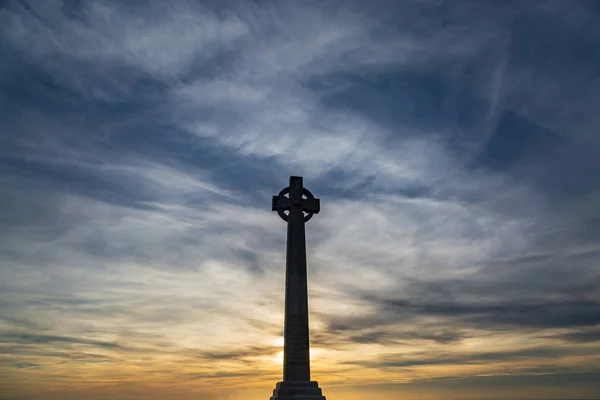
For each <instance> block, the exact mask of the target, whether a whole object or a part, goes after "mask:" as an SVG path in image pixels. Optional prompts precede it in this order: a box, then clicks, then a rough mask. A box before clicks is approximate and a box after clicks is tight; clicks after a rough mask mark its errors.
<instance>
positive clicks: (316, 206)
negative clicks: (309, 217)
mask: <svg viewBox="0 0 600 400" xmlns="http://www.w3.org/2000/svg"><path fill="white" fill-rule="evenodd" d="M302 211H306V212H309V213H315V214H318V213H319V211H321V202H320V201H319V199H315V198H312V199H310V198H309V199H303V200H302Z"/></svg>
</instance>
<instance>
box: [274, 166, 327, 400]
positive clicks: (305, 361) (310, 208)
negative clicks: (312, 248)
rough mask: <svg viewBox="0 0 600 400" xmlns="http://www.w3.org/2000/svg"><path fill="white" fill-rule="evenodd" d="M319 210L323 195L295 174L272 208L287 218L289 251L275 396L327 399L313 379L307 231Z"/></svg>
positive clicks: (298, 399) (285, 399) (291, 399)
mask: <svg viewBox="0 0 600 400" xmlns="http://www.w3.org/2000/svg"><path fill="white" fill-rule="evenodd" d="M319 210H320V203H319V199H315V196H313V194H312V193H311V192H310V191H309V190H308V189H305V188H304V187H303V186H302V178H301V177H299V176H291V177H290V186H289V187H287V188H285V189H283V190H282V191H281V192H279V195H277V196H273V208H272V211H277V213H278V214H279V216H280V217H281V218H282V219H283V220H284V221H286V222H287V253H286V261H285V321H284V330H283V381H282V382H278V383H277V386H276V387H275V390H273V396H272V397H271V400H288V399H289V400H325V397H324V396H322V394H321V389H320V388H319V384H318V383H317V382H316V381H311V380H310V354H309V340H308V291H307V279H306V238H305V234H304V223H305V222H307V221H308V220H309V219H311V218H312V216H313V215H314V214H317V213H318V212H319ZM286 211H287V212H288V213H286ZM304 213H306V215H305V214H304Z"/></svg>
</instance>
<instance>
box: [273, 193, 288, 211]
mask: <svg viewBox="0 0 600 400" xmlns="http://www.w3.org/2000/svg"><path fill="white" fill-rule="evenodd" d="M290 207H291V204H290V199H289V197H284V196H273V206H272V208H271V211H279V210H289V209H290Z"/></svg>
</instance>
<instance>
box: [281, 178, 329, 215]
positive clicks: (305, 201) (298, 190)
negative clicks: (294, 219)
mask: <svg viewBox="0 0 600 400" xmlns="http://www.w3.org/2000/svg"><path fill="white" fill-rule="evenodd" d="M292 207H294V208H296V209H297V208H300V210H301V211H303V212H305V213H307V214H306V215H305V216H304V222H307V221H308V220H309V219H311V218H312V216H313V215H314V214H318V213H319V211H320V210H321V204H320V201H319V199H315V196H313V194H312V193H311V192H310V190H308V189H306V188H305V187H303V186H302V177H300V176H291V177H290V186H288V187H286V188H285V189H283V190H282V191H281V192H279V194H278V195H277V196H273V207H272V211H277V213H278V214H279V216H280V217H281V218H282V219H283V220H284V221H286V222H289V214H286V213H285V211H289V212H291V211H292Z"/></svg>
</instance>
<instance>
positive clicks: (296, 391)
mask: <svg viewBox="0 0 600 400" xmlns="http://www.w3.org/2000/svg"><path fill="white" fill-rule="evenodd" d="M270 400H325V396H323V394H322V393H321V389H320V388H319V384H318V383H317V382H316V381H308V382H306V381H305V382H293V381H287V382H277V386H275V389H274V390H273V396H271V399H270Z"/></svg>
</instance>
